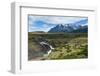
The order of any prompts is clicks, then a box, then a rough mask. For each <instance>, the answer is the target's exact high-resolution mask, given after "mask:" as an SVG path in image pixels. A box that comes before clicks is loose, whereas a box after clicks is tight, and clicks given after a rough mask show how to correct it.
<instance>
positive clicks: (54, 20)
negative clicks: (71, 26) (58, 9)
mask: <svg viewBox="0 0 100 76" xmlns="http://www.w3.org/2000/svg"><path fill="white" fill-rule="evenodd" d="M81 20H84V22H83V21H81ZM79 21H80V23H82V24H87V22H88V20H87V18H86V17H63V16H35V15H29V16H28V26H29V32H32V31H45V32H47V31H49V30H50V29H51V28H53V27H54V26H56V25H57V24H68V23H75V22H79Z"/></svg>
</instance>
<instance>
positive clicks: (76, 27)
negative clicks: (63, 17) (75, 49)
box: [48, 19, 88, 33]
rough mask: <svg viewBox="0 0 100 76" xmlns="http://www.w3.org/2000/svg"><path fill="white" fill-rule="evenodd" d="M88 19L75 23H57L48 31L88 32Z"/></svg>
mask: <svg viewBox="0 0 100 76" xmlns="http://www.w3.org/2000/svg"><path fill="white" fill-rule="evenodd" d="M86 24H87V19H85V20H80V21H78V22H75V23H70V24H57V25H56V26H55V27H53V28H51V29H50V30H49V31H48V32H83V33H84V32H87V31H88V25H86Z"/></svg>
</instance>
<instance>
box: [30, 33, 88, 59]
mask: <svg viewBox="0 0 100 76" xmlns="http://www.w3.org/2000/svg"><path fill="white" fill-rule="evenodd" d="M39 37H42V38H45V39H46V40H47V41H48V42H49V44H50V45H52V46H53V47H54V50H53V51H52V52H51V53H50V55H49V56H48V57H46V58H45V59H50V60H51V59H53V60H54V59H79V58H87V57H88V49H87V48H88V41H87V33H31V32H30V33H28V59H29V60H41V59H42V58H43V53H42V52H41V50H42V48H41V46H40V45H39V44H38V38H39Z"/></svg>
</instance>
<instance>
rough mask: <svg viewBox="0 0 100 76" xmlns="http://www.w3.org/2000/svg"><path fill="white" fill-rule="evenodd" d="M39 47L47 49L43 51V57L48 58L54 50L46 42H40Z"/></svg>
mask: <svg viewBox="0 0 100 76" xmlns="http://www.w3.org/2000/svg"><path fill="white" fill-rule="evenodd" d="M40 45H42V46H44V47H45V48H47V49H46V50H45V51H46V53H45V54H44V56H48V55H49V54H50V53H51V52H52V50H53V49H54V48H53V47H52V45H50V44H49V43H46V42H43V41H42V42H40Z"/></svg>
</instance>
